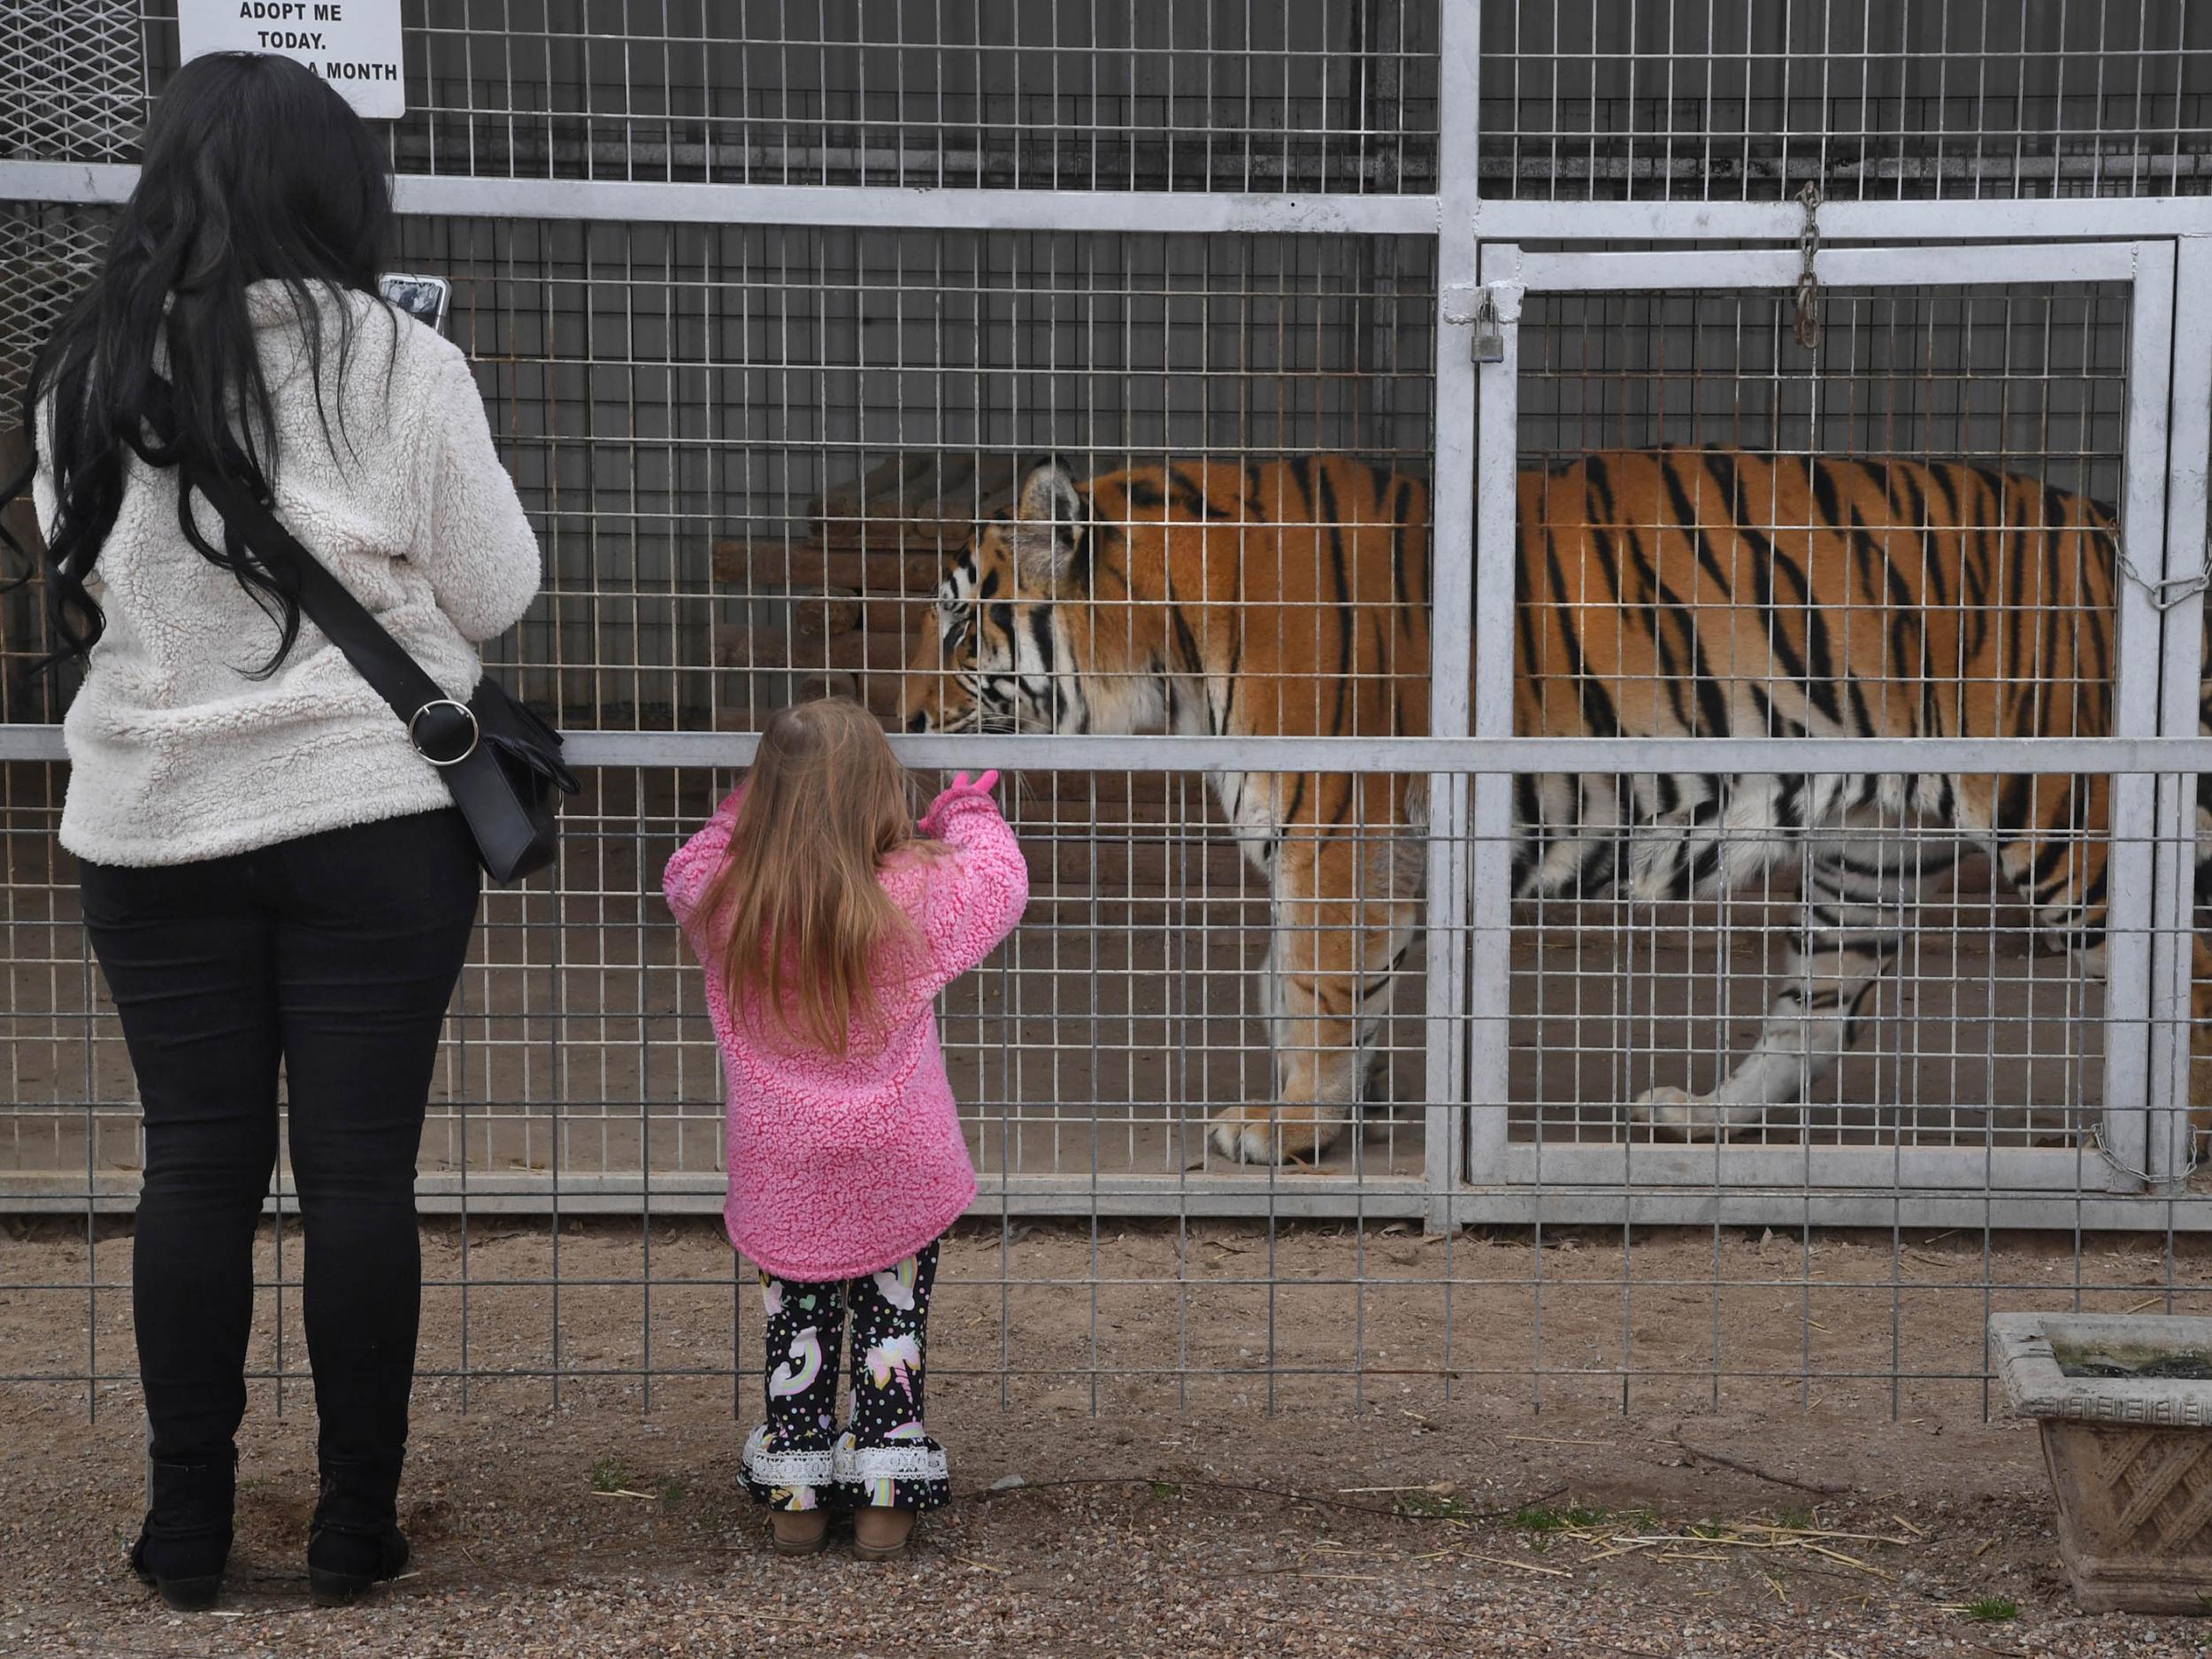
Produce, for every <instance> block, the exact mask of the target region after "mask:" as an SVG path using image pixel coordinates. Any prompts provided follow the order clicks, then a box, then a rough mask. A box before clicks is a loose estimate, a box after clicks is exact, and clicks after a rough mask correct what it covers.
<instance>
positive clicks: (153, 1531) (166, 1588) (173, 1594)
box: [131, 1451, 238, 1613]
mask: <svg viewBox="0 0 2212 1659" xmlns="http://www.w3.org/2000/svg"><path fill="white" fill-rule="evenodd" d="M237 1494H238V1454H237V1453H236V1452H235V1451H232V1452H229V1453H227V1454H226V1455H222V1456H219V1457H213V1458H210V1459H208V1460H207V1461H206V1462H204V1463H158V1462H156V1461H155V1460H154V1459H153V1458H151V1457H149V1458H148V1459H147V1460H146V1524H145V1525H144V1526H142V1527H141V1528H140V1529H139V1533H138V1542H137V1543H135V1544H134V1545H132V1546H131V1571H134V1572H135V1573H137V1575H138V1576H139V1577H140V1578H142V1579H144V1580H145V1581H146V1582H147V1583H148V1584H150V1585H151V1586H154V1588H155V1589H157V1590H158V1591H160V1592H161V1599H162V1601H164V1602H165V1603H166V1604H167V1605H168V1606H170V1607H172V1608H173V1609H176V1610H177V1611H178V1612H180V1613H197V1612H201V1611H203V1610H204V1609H207V1608H211V1607H212V1606H214V1605H215V1597H216V1595H217V1594H218V1593H219V1591H220V1590H221V1589H222V1587H223V1568H224V1566H225V1564H226V1563H228V1561H229V1560H230V1535H231V1505H232V1502H233V1501H234V1499H235V1498H236V1496H237Z"/></svg>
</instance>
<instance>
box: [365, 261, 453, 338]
mask: <svg viewBox="0 0 2212 1659" xmlns="http://www.w3.org/2000/svg"><path fill="white" fill-rule="evenodd" d="M376 289H377V292H378V293H380V294H381V295H382V296H384V297H385V298H386V299H387V300H388V301H390V302H391V303H393V304H395V305H396V306H398V307H399V308H400V310H402V311H405V312H406V313H407V314H408V315H409V316H410V317H412V318H413V319H415V320H416V321H417V322H419V323H422V324H424V325H426V326H429V327H432V328H435V329H438V330H440V331H443V329H444V327H445V312H446V306H447V304H448V303H449V302H450V301H451V299H452V297H453V285H452V284H451V283H450V282H448V281H447V280H445V279H444V278H443V277H442V276H420V275H415V274H412V273H407V272H401V271H393V272H388V273H386V274H385V275H383V276H380V277H379V278H378V279H377V280H376Z"/></svg>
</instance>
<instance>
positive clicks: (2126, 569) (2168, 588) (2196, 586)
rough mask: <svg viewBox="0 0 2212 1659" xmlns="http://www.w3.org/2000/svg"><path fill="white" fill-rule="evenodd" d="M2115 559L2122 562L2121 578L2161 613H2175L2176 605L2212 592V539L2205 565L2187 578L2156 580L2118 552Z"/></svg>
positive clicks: (2206, 544) (2210, 538)
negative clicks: (2173, 611) (2139, 589)
mask: <svg viewBox="0 0 2212 1659" xmlns="http://www.w3.org/2000/svg"><path fill="white" fill-rule="evenodd" d="M2114 557H2116V559H2118V560H2119V563H2120V574H2121V575H2123V576H2124V577H2126V578H2127V579H2128V580H2130V581H2131V582H2133V583H2134V584H2135V585H2136V586H2137V587H2138V588H2141V589H2142V590H2143V591H2144V592H2145V593H2147V594H2148V595H2150V596H2151V603H2153V604H2154V605H2156V606H2157V607H2158V608H2159V609H2160V610H2161V611H2171V610H2172V609H2173V608H2174V607H2175V606H2176V605H2178V604H2185V603H2187V602H2188V601H2190V600H2192V599H2194V598H2195V597H2196V596H2197V595H2199V594H2200V593H2203V592H2204V591H2205V590H2206V589H2207V588H2212V537H2207V538H2206V540H2205V544H2204V559H2203V561H2202V563H2200V565H2198V566H2197V568H2196V569H2195V570H2194V571H2193V572H2191V573H2190V574H2188V575H2186V576H2166V577H2160V578H2152V577H2149V576H2146V575H2144V574H2143V572H2141V571H2139V570H2138V569H2136V568H2135V562H2134V561H2133V560H2132V559H2131V558H2129V557H2128V556H2127V555H2126V554H2125V553H2124V552H2116V553H2115V554H2114Z"/></svg>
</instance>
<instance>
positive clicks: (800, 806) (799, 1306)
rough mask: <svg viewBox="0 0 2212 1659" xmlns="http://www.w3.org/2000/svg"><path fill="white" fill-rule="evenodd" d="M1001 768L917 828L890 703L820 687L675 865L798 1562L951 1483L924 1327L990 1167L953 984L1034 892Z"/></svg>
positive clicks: (748, 1449) (783, 1507) (751, 1443)
mask: <svg viewBox="0 0 2212 1659" xmlns="http://www.w3.org/2000/svg"><path fill="white" fill-rule="evenodd" d="M997 777H998V774H997V773H996V772H986V773H984V774H983V776H982V777H980V778H979V779H977V780H975V782H973V783H970V782H969V781H968V779H967V774H966V773H965V772H963V773H962V774H960V776H959V777H958V778H956V779H955V780H954V781H953V785H952V787H950V788H949V789H947V790H946V791H945V792H944V793H943V794H942V795H939V796H938V797H937V800H936V802H935V803H934V804H933V805H932V806H931V807H930V809H929V810H928V812H927V813H926V814H925V815H924V816H923V818H922V820H921V822H920V824H919V825H917V824H916V823H915V822H914V820H913V818H912V815H911V811H910V808H909V806H908V804H907V779H906V773H905V772H904V771H903V770H902V768H901V767H900V765H899V764H898V762H897V760H896V759H895V757H893V756H892V753H891V749H890V745H889V744H887V742H885V741H884V738H883V733H882V731H881V730H880V728H879V727H878V726H877V725H876V722H875V719H874V718H873V717H872V716H871V715H870V714H869V713H868V712H867V711H866V710H864V709H863V708H861V707H860V705H859V704H857V703H850V702H845V701H841V700H839V701H829V702H823V703H800V704H797V705H795V706H794V707H791V708H787V709H784V710H780V711H779V712H778V713H777V714H776V715H775V716H774V718H772V719H771V720H770V721H769V723H768V727H767V730H765V731H764V732H763V733H761V739H760V749H759V752H758V754H757V756H756V757H755V759H754V761H753V765H752V770H751V771H750V772H749V773H748V774H747V776H746V778H745V780H744V781H743V782H742V783H741V784H740V785H739V786H738V787H737V788H736V789H735V790H734V791H733V792H732V793H731V795H730V797H729V798H728V799H727V800H726V801H725V802H723V803H722V805H721V808H720V809H719V810H718V811H717V812H716V813H715V815H714V817H713V818H712V819H711V820H710V822H709V823H708V825H707V826H706V827H705V828H704V829H703V830H701V831H700V832H699V833H697V834H696V835H695V836H693V837H692V838H691V840H690V841H687V842H686V843H685V845H684V847H683V849H681V850H680V851H679V852H678V853H677V854H676V856H674V857H673V858H672V859H670V860H669V863H668V872H667V875H666V877H665V878H664V883H663V885H664V887H665V889H666V891H667V894H668V903H669V908H670V909H671V910H673V911H674V912H675V914H676V919H677V920H678V921H679V922H680V923H681V924H682V925H683V927H684V932H685V934H686V937H687V939H688V940H689V941H690V944H691V948H692V949H693V950H694V951H695V953H696V954H697V956H698V957H699V961H700V964H701V965H702V966H703V968H704V969H705V971H706V976H707V1008H708V1011H709V1013H710V1015H711V1017H712V1018H713V1021H714V1031H715V1035H716V1037H717V1038H718V1040H719V1041H720V1042H721V1045H722V1056H723V1069H724V1071H725V1072H726V1075H727V1077H728V1079H729V1172H730V1196H729V1204H728V1207H727V1210H726V1216H727V1218H728V1222H729V1233H730V1241H731V1243H733V1244H734V1245H735V1246H736V1247H737V1248H738V1249H739V1250H741V1251H742V1252H743V1253H744V1254H745V1255H746V1256H749V1257H750V1258H751V1259H752V1260H753V1262H754V1263H756V1264H757V1266H758V1267H759V1269H760V1277H761V1289H762V1294H763V1297H764V1301H765V1302H766V1305H767V1314H768V1318H767V1338H768V1360H767V1366H766V1370H767V1372H768V1378H767V1385H768V1386H767V1421H766V1422H764V1423H763V1424H762V1425H760V1426H759V1427H758V1428H757V1429H755V1430H754V1431H753V1433H752V1436H751V1438H750V1439H749V1440H747V1441H746V1442H745V1455H744V1469H745V1483H746V1486H747V1487H748V1488H749V1490H750V1491H751V1493H752V1494H753V1495H754V1496H755V1497H757V1498H758V1499H759V1500H760V1501H761V1502H764V1503H765V1504H767V1505H768V1506H769V1507H770V1508H771V1509H772V1510H774V1511H775V1540H776V1548H778V1549H779V1550H780V1551H782V1552H784V1553H785V1554H787V1555H808V1554H811V1553H812V1552H813V1551H815V1550H818V1549H819V1548H821V1547H822V1543H823V1540H824V1539H825V1537H826V1532H827V1516H826V1506H834V1507H843V1508H850V1509H853V1510H854V1512H855V1513H854V1517H853V1532H854V1554H855V1555H859V1556H861V1557H863V1558H864V1559H872V1560H879V1559H882V1558H884V1557H886V1556H889V1555H896V1554H898V1552H899V1551H900V1550H902V1549H903V1548H905V1546H906V1541H907V1539H908V1537H909V1535H910V1533H911V1532H912V1530H913V1524H914V1517H915V1514H916V1512H917V1511H918V1510H922V1509H936V1508H938V1507H939V1506H940V1505H941V1504H943V1503H944V1502H946V1501H947V1500H948V1498H949V1496H950V1493H949V1488H948V1486H947V1483H946V1476H945V1454H944V1451H943V1448H941V1447H940V1446H939V1445H938V1444H937V1442H936V1441H935V1440H932V1439H930V1437H929V1432H928V1431H927V1430H926V1428H925V1427H924V1426H923V1420H922V1375H923V1372H922V1364H923V1345H924V1340H925V1330H924V1327H925V1323H926V1320H927V1318H928V1316H929V1292H930V1285H931V1282H932V1280H933V1279H934V1278H935V1276H936V1271H937V1240H938V1238H939V1237H940V1235H941V1234H942V1233H944V1231H945V1229H946V1228H947V1227H949V1225H951V1224H952V1222H953V1221H954V1219H955V1218H956V1217H958V1216H959V1215H960V1213H961V1212H962V1211H963V1210H965V1209H966V1208H967V1207H968V1203H969V1202H970V1201H971V1200H972V1199H973V1198H974V1196H975V1171H974V1168H973V1166H972V1165H971V1164H970V1163H969V1161H968V1149H967V1145H966V1143H965V1142H964V1141H963V1140H962V1139H961V1134H960V1123H959V1119H958V1117H957V1115H956V1112H955V1110H954V1107H953V1099H952V1089H951V1086H950V1085H949V1082H948V1081H947V1079H946V1077H945V1063H944V1059H943V1056H941V1054H940V1053H939V1052H938V1048H937V1020H936V1011H935V999H936V995H937V993H938V992H939V991H940V990H941V989H942V988H943V987H945V986H947V985H948V984H949V983H950V982H951V981H952V980H954V979H957V978H959V976H960V975H962V974H964V973H965V972H967V971H968V970H969V969H971V968H972V967H974V966H975V965H976V964H979V962H981V961H982V960H983V959H984V957H986V956H988V955H990V953H991V951H992V950H993V949H995V947H996V946H997V944H998V942H999V941H1001V940H1002V939H1003V938H1005V937H1006V935H1007V934H1008V933H1011V932H1012V931H1013V928H1014V924H1015V923H1016V922H1018V920H1020V919H1021V913H1022V909H1023V907H1024V906H1025V904H1027V902H1029V878H1028V872H1027V870H1026V869H1025V866H1024V864H1023V863H1022V857H1021V854H1020V851H1019V850H1018V849H1017V848H1016V847H1015V845H1014V837H1013V833H1012V832H1011V831H1010V830H1009V829H1008V828H1007V827H1006V822H1005V820H1004V819H1003V818H1001V817H1000V816H999V811H998V808H997V806H996V804H995V803H994V802H993V801H992V799H991V795H990V788H991V785H992V784H993V783H994V782H995V780H997ZM848 1323H849V1324H850V1325H851V1327H852V1330H851V1339H852V1354H853V1359H852V1410H851V1416H850V1417H849V1420H848V1422H847V1425H846V1426H845V1428H844V1429H843V1430H842V1431H840V1430H839V1428H838V1426H837V1416H836V1405H837V1364H838V1350H839V1348H840V1345H841V1342H842V1341H843V1340H844V1338H845V1334H846V1325H848Z"/></svg>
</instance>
